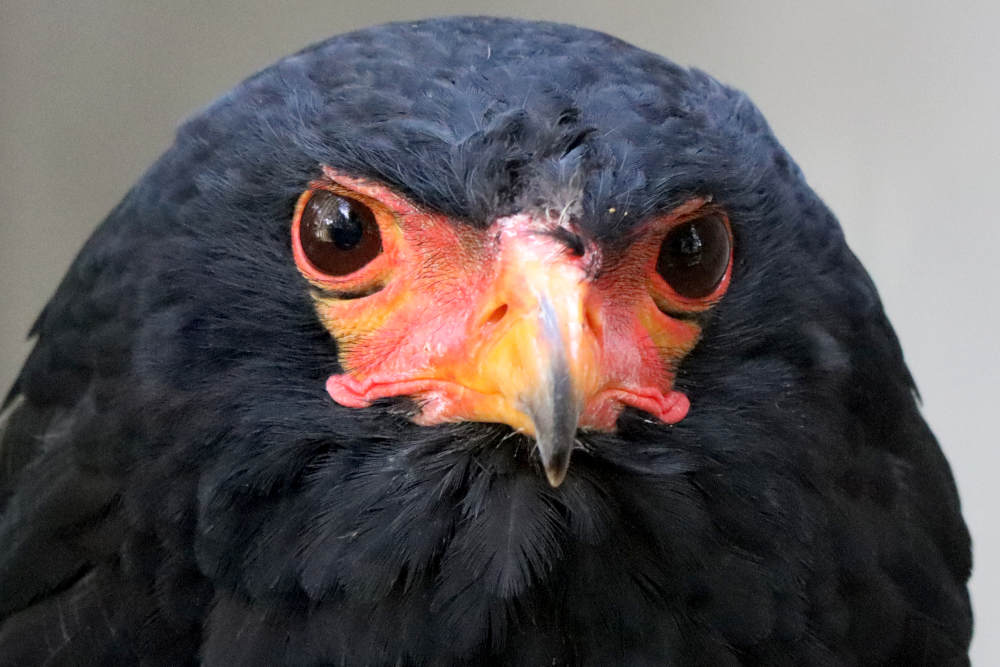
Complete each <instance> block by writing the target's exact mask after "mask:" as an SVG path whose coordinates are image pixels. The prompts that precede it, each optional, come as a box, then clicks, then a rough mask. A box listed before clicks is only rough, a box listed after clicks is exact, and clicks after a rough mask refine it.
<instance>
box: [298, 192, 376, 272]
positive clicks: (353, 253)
mask: <svg viewBox="0 0 1000 667" xmlns="http://www.w3.org/2000/svg"><path fill="white" fill-rule="evenodd" d="M299 238H300V240H301V242H302V250H303V251H304V252H305V254H306V257H308V258H309V261H310V262H312V264H313V266H315V267H316V268H317V269H319V270H320V271H323V272H325V273H328V274H330V275H334V276H343V275H347V274H348V273H353V272H354V271H357V270H358V269H360V268H362V267H363V266H365V265H366V264H368V263H369V262H370V261H372V260H373V259H375V257H376V256H378V254H379V253H380V252H381V251H382V239H381V236H380V234H379V228H378V223H377V222H376V220H375V214H374V213H372V210H371V209H370V208H369V207H368V206H366V205H365V204H363V203H361V202H360V201H358V200H356V199H351V198H350V197H341V196H340V195H336V194H334V193H332V192H328V191H324V190H320V191H317V192H315V193H314V194H313V195H312V196H311V197H310V198H309V201H308V202H306V207H305V210H303V211H302V220H301V223H300V230H299Z"/></svg>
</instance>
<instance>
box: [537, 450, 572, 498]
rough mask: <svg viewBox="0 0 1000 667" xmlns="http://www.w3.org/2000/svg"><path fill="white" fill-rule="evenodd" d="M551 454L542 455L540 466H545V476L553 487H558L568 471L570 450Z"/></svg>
mask: <svg viewBox="0 0 1000 667" xmlns="http://www.w3.org/2000/svg"><path fill="white" fill-rule="evenodd" d="M552 454H553V455H552V456H548V457H547V456H544V455H543V456H542V467H543V468H545V477H546V478H547V479H548V480H549V484H550V485H551V486H552V488H553V489H555V488H558V487H559V486H560V485H561V484H562V483H563V482H564V481H565V480H566V474H567V473H568V472H569V459H570V450H569V449H566V450H563V451H557V452H553V453H552Z"/></svg>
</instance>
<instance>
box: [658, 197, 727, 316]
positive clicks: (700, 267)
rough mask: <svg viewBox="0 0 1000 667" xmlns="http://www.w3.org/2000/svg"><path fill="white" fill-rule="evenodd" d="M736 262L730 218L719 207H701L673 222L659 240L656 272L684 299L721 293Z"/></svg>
mask: <svg viewBox="0 0 1000 667" xmlns="http://www.w3.org/2000/svg"><path fill="white" fill-rule="evenodd" d="M732 262H733V235H732V229H731V227H730V225H729V220H728V218H727V217H726V216H725V214H724V213H723V212H721V211H719V210H714V209H713V210H708V211H701V212H699V213H697V214H696V215H692V216H689V217H686V218H684V219H682V220H680V221H678V222H677V223H676V224H674V225H673V226H672V227H671V228H670V229H669V230H667V233H666V234H665V235H664V237H663V239H662V241H661V242H660V247H659V250H658V252H657V256H656V262H655V265H654V268H655V271H656V274H657V275H658V276H659V278H660V279H661V280H662V281H663V282H664V283H665V284H666V286H667V287H668V288H669V289H670V291H671V292H672V293H673V294H674V295H675V296H676V297H677V298H679V299H680V300H681V301H684V302H692V303H700V302H705V301H709V300H714V299H716V298H718V297H719V296H721V294H722V293H723V292H724V291H725V289H726V287H727V286H728V279H729V275H730V272H731V270H732Z"/></svg>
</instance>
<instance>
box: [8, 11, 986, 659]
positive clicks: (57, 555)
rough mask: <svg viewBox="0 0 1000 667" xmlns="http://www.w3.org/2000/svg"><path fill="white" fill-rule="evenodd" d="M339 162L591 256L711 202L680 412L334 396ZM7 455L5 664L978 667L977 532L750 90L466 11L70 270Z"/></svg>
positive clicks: (193, 164) (128, 213)
mask: <svg viewBox="0 0 1000 667" xmlns="http://www.w3.org/2000/svg"><path fill="white" fill-rule="evenodd" d="M320 165H330V166H332V167H334V168H336V169H338V170H341V171H343V172H346V173H350V174H353V175H356V176H361V177H367V178H371V179H374V180H376V181H378V182H381V183H384V184H386V185H388V186H390V187H392V188H393V189H395V190H396V191H398V192H401V193H404V194H405V195H406V196H407V197H409V198H410V199H411V200H412V201H414V202H416V203H417V204H419V205H420V206H422V207H425V208H426V209H428V210H431V211H437V212H440V213H443V214H446V215H448V216H450V217H452V218H454V219H455V220H456V221H457V224H467V225H473V226H478V227H485V226H486V225H487V224H488V223H489V222H491V221H492V220H495V219H496V218H497V217H498V216H502V215H506V214H510V213H514V212H517V211H525V210H549V209H554V210H566V208H567V207H568V206H572V207H573V212H574V215H575V216H576V218H577V220H578V221H579V225H580V227H581V228H582V229H583V230H584V231H585V232H586V233H587V234H588V235H589V236H590V237H592V238H593V239H595V240H596V242H597V243H599V244H602V245H605V246H616V245H617V246H619V247H621V246H624V245H627V243H628V240H629V238H630V233H631V230H633V229H634V228H635V226H636V225H637V224H640V223H641V222H642V221H643V220H645V219H648V218H649V217H650V216H652V215H655V214H657V213H660V212H663V211H667V210H670V209H671V208H672V207H674V206H676V205H678V204H680V203H681V202H683V201H684V200H686V199H687V198H689V197H691V196H707V197H711V198H712V201H713V202H715V203H718V204H719V205H721V206H723V207H725V209H726V210H727V211H728V213H729V216H730V219H731V220H732V225H733V234H734V237H735V248H736V250H735V253H736V254H735V264H734V269H733V277H732V284H731V287H730V288H729V291H728V293H727V295H726V296H725V298H724V299H723V300H722V301H721V303H720V304H719V305H718V306H717V307H716V308H715V309H714V310H713V311H712V312H711V313H710V314H709V315H708V316H707V317H706V322H705V328H704V334H703V337H702V340H701V341H700V342H699V344H698V346H697V347H696V348H695V349H694V351H693V352H692V353H691V354H690V355H689V356H688V357H687V358H686V359H684V360H683V362H682V363H681V365H680V367H679V369H678V377H677V382H676V384H677V387H678V388H680V389H682V390H683V391H684V392H685V393H687V395H688V396H689V397H690V399H691V404H692V408H691V412H690V414H689V415H688V416H687V417H686V418H685V419H684V420H682V421H681V422H679V423H678V424H676V425H674V426H666V425H664V424H660V423H657V422H655V421H654V420H650V419H648V417H647V416H645V415H644V414H642V413H640V412H637V411H634V410H627V411H626V412H625V413H624V414H623V415H622V417H621V418H620V420H619V422H618V429H617V431H616V432H615V433H581V434H580V444H581V449H580V450H579V451H577V452H576V453H575V454H574V458H573V463H572V466H571V468H570V470H569V476H568V477H567V479H566V482H565V483H564V484H563V485H562V486H561V487H559V488H552V487H550V486H549V485H548V483H547V482H546V481H545V478H544V476H543V475H541V474H540V473H539V470H538V466H537V461H536V460H535V458H534V455H533V452H532V448H533V443H532V442H531V441H530V439H528V438H525V437H523V436H513V437H512V436H511V434H510V429H509V428H507V427H505V426H500V425H492V424H479V423H459V424H451V425H442V426H434V427H423V426H417V425H414V424H413V423H411V422H410V421H409V420H408V419H407V418H406V416H405V412H404V411H403V410H402V409H400V408H401V404H403V403H405V399H385V400H382V401H380V402H378V403H376V404H375V405H374V406H372V407H371V408H367V409H361V410H357V409H351V408H345V407H341V406H340V405H337V404H335V403H333V402H332V401H331V400H330V397H329V396H328V395H327V394H326V393H325V392H324V391H323V382H324V380H325V379H326V377H327V376H328V375H329V374H330V373H331V372H333V371H335V370H336V369H337V368H338V357H337V348H336V341H331V339H330V336H329V334H328V333H327V331H326V330H325V329H323V328H322V326H321V325H320V323H319V322H318V320H317V317H316V314H315V311H314V310H313V305H312V302H311V301H310V298H309V292H308V286H307V285H306V284H305V282H304V281H303V279H302V277H301V276H300V275H299V273H298V272H297V271H296V268H295V264H294V262H293V261H292V256H291V250H290V248H289V241H288V225H289V220H290V218H291V215H292V210H293V207H294V205H295V201H296V198H297V196H298V195H299V193H300V192H301V191H302V190H303V188H304V187H306V184H307V183H308V182H309V181H310V180H311V179H314V178H316V177H317V176H318V174H319V169H320ZM32 332H33V334H34V335H35V336H36V337H37V341H36V344H35V348H34V350H33V352H32V354H31V355H30V357H29V359H28V361H27V363H26V364H25V367H24V369H23V370H22V372H21V374H20V376H19V377H18V379H17V381H16V383H15V385H14V387H13V389H12V391H11V393H10V396H9V398H8V410H7V413H8V416H7V423H6V426H5V429H4V431H3V436H2V437H3V440H2V449H0V457H2V460H0V503H2V505H0V507H2V518H0V544H2V545H4V546H3V548H2V550H0V619H2V621H0V623H2V624H0V664H3V665H31V664H43V663H45V664H101V663H104V664H132V663H142V664H185V663H195V662H201V663H203V664H206V665H233V664H241V665H251V664H261V665H274V664H289V665H313V664H315V665H320V664H338V665H339V664H344V665H382V664H385V665H407V664H413V665H417V664H420V665H434V664H441V665H448V664H489V663H501V664H537V665H542V664H544V665H560V664H593V665H608V664H627V665H642V664H651V665H652V664H655V665H663V664H705V665H728V664H748V665H753V664H757V665H782V664H809V665H853V664H865V665H883V664H905V665H942V664H965V663H967V658H966V657H965V656H966V650H967V645H968V642H969V636H970V632H971V612H970V608H969V600H968V596H967V593H966V589H965V582H966V580H967V578H968V575H969V570H970V554H969V538H968V534H967V532H966V529H965V526H964V524H963V522H962V519H961V517H960V514H959V502H958V497H957V494H956V491H955V488H954V483H953V481H952V478H951V475H950V472H949V469H948V465H947V463H946V461H945V460H944V458H943V456H942V454H941V452H940V450H939V448H938V445H937V443H936V442H935V440H934V437H933V436H932V434H931V433H930V431H929V430H928V428H927V426H926V425H925V423H924V421H923V420H922V418H921V417H920V415H919V412H918V407H917V402H916V398H915V389H914V385H913V382H912V380H911V378H910V375H909V373H908V372H907V370H906V367H905V365H904V363H903V359H902V354H901V351H900V348H899V345H898V343H897V340H896V337H895V335H894V333H893V331H892V329H891V327H890V325H889V323H888V322H887V320H886V317H885V315H884V313H883V310H882V307H881V305H880V302H879V299H878V295H877V293H876V291H875V288H874V287H873V285H872V284H871V282H870V280H869V278H868V277H867V275H866V274H865V272H864V270H863V269H862V268H861V266H860V265H859V263H858V262H857V260H856V259H855V258H854V256H853V255H852V254H851V252H850V251H849V250H848V248H847V246H846V245H845V242H844V239H843V235H842V233H841V231H840V228H839V226H838V224H837V222H836V221H835V219H834V218H833V216H832V215H831V214H830V212H829V210H828V209H827V208H826V207H825V206H824V205H823V203H822V202H821V201H820V200H819V199H818V198H817V196H816V195H815V194H814V193H813V192H812V190H810V188H809V187H808V186H807V185H806V183H805V181H804V179H803V177H802V175H801V173H800V172H799V170H798V169H797V167H796V166H795V164H794V163H793V162H792V160H791V159H790V158H789V156H788V155H787V154H786V153H785V151H784V150H783V149H782V148H781V147H780V145H779V144H778V143H777V142H776V140H775V139H774V137H773V135H772V134H771V132H770V130H769V129H768V127H767V124H766V122H765V121H764V119H763V118H762V117H761V115H760V113H759V112H758V111H757V110H756V109H755V108H754V106H753V105H752V104H751V103H750V102H749V100H748V99H747V98H746V97H745V96H743V95H742V94H741V93H739V92H736V91H734V90H732V89H730V88H727V87H725V86H723V85H721V84H719V83H717V82H716V81H714V80H713V79H711V78H710V77H708V76H707V75H705V74H703V73H701V72H698V71H696V70H689V69H684V68H681V67H678V66H676V65H673V64H671V63H670V62H668V61H665V60H664V59H662V58H660V57H658V56H655V55H652V54H649V53H646V52H644V51H641V50H638V49H636V48H634V47H632V46H629V45H627V44H625V43H623V42H621V41H618V40H616V39H613V38H611V37H608V36H605V35H602V34H599V33H594V32H590V31H585V30H580V29H576V28H571V27H567V26H562V25H554V24H546V23H527V22H518V21H509V20H500V19H482V18H476V19H471V18H452V19H443V20H436V21H426V22H420V23H416V24H412V23H407V24H393V25H388V26H381V27H377V28H372V29H369V30H363V31H360V32H356V33H351V34H348V35H344V36H340V37H335V38H333V39H331V40H329V41H327V42H324V43H321V44H318V45H316V46H314V47H312V48H309V49H307V50H305V51H303V52H301V53H299V54H297V55H294V56H291V57H289V58H287V59H285V60H283V61H281V62H279V63H278V64H276V65H274V66H272V67H271V68H269V69H266V70H264V71H263V72H261V73H259V74H257V75H256V76H254V77H252V78H251V79H249V80H248V81H246V82H244V83H243V84H241V85H240V86H239V87H237V88H236V89H235V90H234V91H233V92H232V93H230V94H229V95H227V96H225V97H223V98H222V99H221V100H219V101H218V102H216V103H215V104H214V105H212V106H211V107H210V108H209V109H207V110H206V111H204V112H202V113H200V114H198V115H197V116H195V117H194V118H192V119H191V120H189V121H188V122H187V123H186V124H185V125H184V126H183V127H182V128H181V130H180V131H179V132H178V136H177V140H176V143H175V144H174V146H173V147H172V148H171V149H170V150H169V151H168V152H167V153H166V154H165V155H164V156H163V157H162V158H161V159H160V160H159V161H158V162H157V163H156V164H155V165H154V166H153V167H152V168H151V170H150V171H149V172H148V173H147V174H146V175H145V176H144V177H143V178H142V179H141V180H140V182H139V183H138V184H137V185H136V186H135V187H134V188H133V189H132V190H131V191H130V192H129V194H128V195H127V196H126V197H125V199H124V200H123V201H122V203H121V204H120V205H119V206H118V207H117V208H116V209H115V210H114V211H113V212H112V213H111V214H110V216H109V217H108V219H107V220H106V221H105V222H104V224H103V225H102V226H101V227H100V229H99V230H98V231H97V232H96V233H95V234H94V236H93V237H92V238H91V239H90V241H89V242H88V243H87V244H86V246H85V247H84V249H83V250H82V252H81V253H80V255H79V257H78V258H77V260H76V261H75V262H74V264H73V266H72V267H71V269H70V271H69V273H68V274H67V276H66V278H65V279H64V281H63V283H62V285H61V286H60V288H59V289H58V291H57V292H56V294H55V296H54V297H53V299H52V300H51V302H50V303H49V304H48V306H47V307H46V308H45V310H44V312H43V313H42V315H41V316H40V317H39V319H38V322H37V324H36V325H35V327H34V329H33V331H32Z"/></svg>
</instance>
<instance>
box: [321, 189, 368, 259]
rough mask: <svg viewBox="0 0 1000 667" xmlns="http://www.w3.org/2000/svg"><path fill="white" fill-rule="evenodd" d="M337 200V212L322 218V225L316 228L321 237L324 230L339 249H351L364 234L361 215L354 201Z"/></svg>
mask: <svg viewBox="0 0 1000 667" xmlns="http://www.w3.org/2000/svg"><path fill="white" fill-rule="evenodd" d="M338 199H339V200H340V201H339V202H337V212H336V213H335V214H334V215H333V216H332V217H329V218H325V219H324V220H323V222H324V225H323V227H322V228H320V229H319V230H317V231H318V232H319V234H320V236H321V237H322V236H323V235H324V232H325V234H326V236H327V239H324V240H330V241H333V244H334V245H336V246H337V247H338V248H340V249H341V250H351V249H352V248H354V247H355V246H356V245H358V243H360V242H361V237H362V236H363V235H364V231H365V230H364V223H365V221H364V220H363V219H362V216H361V215H360V214H359V212H358V207H357V206H355V205H354V202H351V201H348V200H347V199H343V198H339V197H338Z"/></svg>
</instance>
